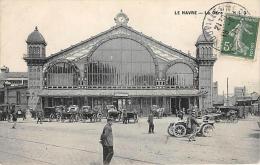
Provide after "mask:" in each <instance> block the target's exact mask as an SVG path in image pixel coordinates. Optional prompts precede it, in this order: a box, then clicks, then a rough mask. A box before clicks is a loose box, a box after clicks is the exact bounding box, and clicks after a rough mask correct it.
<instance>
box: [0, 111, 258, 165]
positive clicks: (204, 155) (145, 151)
mask: <svg viewBox="0 0 260 165" xmlns="http://www.w3.org/2000/svg"><path fill="white" fill-rule="evenodd" d="M258 119H259V117H258V118H257V117H255V116H249V117H248V118H246V119H241V120H239V122H238V123H236V124H234V123H216V124H215V130H214V134H213V136H212V137H197V140H196V141H195V142H188V140H187V138H186V137H184V138H175V137H171V136H169V135H168V133H167V127H168V125H169V123H170V122H173V121H174V120H177V119H176V118H175V117H165V118H163V119H155V133H154V134H148V124H147V118H140V119H139V122H138V123H135V124H133V123H131V124H122V122H120V123H119V122H118V123H114V124H113V126H112V128H113V135H114V157H113V159H112V162H111V164H118V165H122V164H174V163H178V164H189V163H192V164H199V163H204V164H205V163H211V164H213V163H214V164H216V163H221V164H227V163H232V164H237V163H246V164H251V163H257V162H259V158H260V157H259V155H260V129H259V127H258V125H257V120H258ZM105 123H106V120H105V119H103V120H102V122H97V123H89V122H87V123H82V122H77V123H69V122H65V123H60V122H43V124H36V121H35V120H32V119H31V118H29V119H26V120H24V121H22V119H18V123H17V128H16V129H11V126H12V123H9V122H7V121H1V122H0V164H2V165H14V164H19V165H25V164H26V165H27V164H29V165H31V164H37V165H46V164H53V165H60V164H62V165H73V164H75V165H81V164H82V165H83V164H90V165H101V164H102V147H101V145H100V144H99V137H100V134H101V132H102V129H103V127H104V125H105Z"/></svg>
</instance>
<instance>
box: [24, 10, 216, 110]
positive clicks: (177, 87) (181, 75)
mask: <svg viewBox="0 0 260 165" xmlns="http://www.w3.org/2000/svg"><path fill="white" fill-rule="evenodd" d="M114 20H115V26H113V27H111V28H110V29H108V30H106V31H104V32H101V33H99V34H97V35H95V36H93V37H91V38H89V39H86V40H84V41H81V42H79V43H76V44H75V45H72V46H70V47H68V48H66V49H63V50H61V51H59V52H57V53H54V54H51V55H49V56H46V53H45V52H46V51H45V49H46V46H47V43H46V41H45V39H44V37H43V36H42V34H41V33H40V32H39V30H38V29H37V27H36V28H35V30H34V31H33V32H32V33H31V34H29V36H28V38H27V40H26V43H27V54H26V55H25V56H24V60H25V61H26V62H27V66H28V93H29V99H28V105H29V107H31V108H33V109H37V108H41V109H44V108H45V107H53V106H58V105H66V106H69V105H79V107H81V106H83V105H90V106H92V107H94V106H96V105H99V106H102V107H105V106H106V105H111V104H113V105H115V106H116V107H117V108H118V109H121V108H126V109H128V110H136V111H138V112H139V113H143V114H144V115H146V114H147V113H149V110H150V109H151V106H152V105H158V106H159V107H162V108H165V111H166V112H168V113H175V112H176V110H177V109H181V108H185V109H189V108H191V107H192V106H195V105H196V106H198V107H199V108H200V109H203V108H208V107H211V106H212V87H213V65H214V62H215V61H216V58H215V57H214V55H213V50H212V45H213V42H212V41H209V40H206V39H205V36H204V35H203V34H202V35H200V36H199V37H198V40H197V41H196V44H195V46H196V47H194V49H196V55H194V56H192V55H191V54H189V53H184V52H182V51H180V50H178V49H176V48H173V47H171V46H168V45H166V44H164V43H162V42H160V41H157V40H155V39H153V38H151V37H149V36H147V35H145V34H143V33H141V32H139V31H136V30H135V29H134V28H132V27H130V26H129V25H128V21H129V18H128V16H127V15H126V14H125V13H124V12H122V11H120V12H119V13H118V14H117V15H116V16H115V18H114ZM206 37H207V36H206Z"/></svg>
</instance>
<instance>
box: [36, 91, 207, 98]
mask: <svg viewBox="0 0 260 165" xmlns="http://www.w3.org/2000/svg"><path fill="white" fill-rule="evenodd" d="M203 94H204V93H203V92H202V91H199V90H197V89H176V90H169V89H126V90H119V89H110V90H105V89H52V90H48V89H44V90H42V91H41V93H40V94H39V96H42V97H44V96H53V97H64V96H66V97H80V96H96V97H98V96H100V97H101V96H112V97H151V96H172V97H174V96H200V95H203Z"/></svg>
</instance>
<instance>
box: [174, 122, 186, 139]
mask: <svg viewBox="0 0 260 165" xmlns="http://www.w3.org/2000/svg"><path fill="white" fill-rule="evenodd" d="M173 135H174V136H176V137H183V136H185V135H186V128H185V127H184V126H183V125H175V127H174V129H173Z"/></svg>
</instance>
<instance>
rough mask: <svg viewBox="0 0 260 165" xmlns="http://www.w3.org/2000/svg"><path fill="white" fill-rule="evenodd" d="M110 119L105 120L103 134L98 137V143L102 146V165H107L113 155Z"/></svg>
mask: <svg viewBox="0 0 260 165" xmlns="http://www.w3.org/2000/svg"><path fill="white" fill-rule="evenodd" d="M111 126H112V119H111V118H108V119H107V124H106V125H105V127H104V129H103V132H102V134H101V137H100V143H101V144H102V146H103V164H104V165H109V163H110V161H111V159H112V157H113V155H114V150H113V133H112V127H111Z"/></svg>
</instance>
